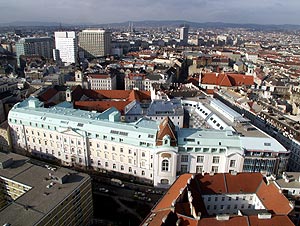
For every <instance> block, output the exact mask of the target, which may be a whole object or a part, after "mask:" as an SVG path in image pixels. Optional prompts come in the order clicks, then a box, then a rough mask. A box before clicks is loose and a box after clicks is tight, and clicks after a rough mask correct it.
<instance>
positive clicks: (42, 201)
mask: <svg viewBox="0 0 300 226" xmlns="http://www.w3.org/2000/svg"><path fill="white" fill-rule="evenodd" d="M0 157H1V158H12V159H13V163H12V164H11V165H10V166H8V167H7V168H5V169H0V178H1V177H2V179H3V178H5V179H10V180H13V181H14V182H17V183H21V184H23V185H26V186H29V187H31V189H30V190H28V191H27V192H25V194H23V195H22V196H20V197H19V198H17V199H16V200H14V201H12V202H10V203H9V204H7V205H6V206H5V207H4V208H3V209H1V210H0V225H4V224H5V223H10V224H11V225H25V224H26V225H35V224H36V223H37V222H39V220H41V219H42V218H43V217H44V216H45V215H46V214H48V213H49V211H51V210H52V209H53V208H54V207H55V206H57V205H59V204H60V203H61V202H63V201H64V200H65V199H66V198H67V196H68V195H70V194H71V193H72V192H73V191H74V190H75V189H77V188H78V187H79V186H80V185H81V184H83V183H85V182H86V181H88V180H90V178H89V176H88V175H86V174H83V173H78V172H75V171H72V170H69V169H65V168H60V167H58V168H57V167H56V168H55V171H53V170H50V169H48V168H46V167H45V165H44V163H42V162H39V161H31V160H29V159H28V158H27V157H24V156H20V155H16V154H13V153H9V154H4V153H0ZM50 173H51V174H52V175H57V176H59V175H60V174H64V175H67V181H66V182H65V183H63V184H60V183H58V182H56V181H55V180H52V179H51V177H50ZM51 182H53V185H52V186H49V184H50V183H51ZM48 187H49V188H48ZM16 213H18V214H16Z"/></svg>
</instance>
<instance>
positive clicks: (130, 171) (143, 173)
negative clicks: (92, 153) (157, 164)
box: [91, 159, 152, 177]
mask: <svg viewBox="0 0 300 226" xmlns="http://www.w3.org/2000/svg"><path fill="white" fill-rule="evenodd" d="M91 163H92V164H94V160H93V159H91ZM97 165H98V166H102V164H101V161H100V160H98V162H97ZM104 166H105V167H109V163H108V162H105V164H104ZM112 168H113V169H117V165H116V164H115V163H113V165H112ZM120 170H121V171H124V170H125V167H124V165H121V166H120ZM128 173H133V174H137V173H136V170H132V167H128ZM141 175H142V176H145V175H146V174H145V171H144V170H142V171H141ZM150 177H152V174H150Z"/></svg>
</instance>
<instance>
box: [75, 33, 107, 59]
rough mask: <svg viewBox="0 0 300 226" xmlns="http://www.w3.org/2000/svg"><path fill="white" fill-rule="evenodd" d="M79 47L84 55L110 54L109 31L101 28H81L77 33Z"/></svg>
mask: <svg viewBox="0 0 300 226" xmlns="http://www.w3.org/2000/svg"><path fill="white" fill-rule="evenodd" d="M78 41H79V48H80V51H83V53H84V57H86V58H95V57H102V56H106V55H109V54H110V51H111V33H110V32H109V31H107V30H102V29H91V30H83V31H82V32H80V33H79V35H78Z"/></svg>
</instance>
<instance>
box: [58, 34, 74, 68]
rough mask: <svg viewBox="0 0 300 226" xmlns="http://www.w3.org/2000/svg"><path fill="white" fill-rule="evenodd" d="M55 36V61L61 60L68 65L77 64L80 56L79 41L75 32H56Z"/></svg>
mask: <svg viewBox="0 0 300 226" xmlns="http://www.w3.org/2000/svg"><path fill="white" fill-rule="evenodd" d="M54 36H55V49H54V50H53V53H55V54H54V60H61V61H62V62H63V63H66V64H72V63H76V62H77V54H78V47H77V45H78V41H77V37H76V33H75V31H56V32H54ZM57 57H59V59H57Z"/></svg>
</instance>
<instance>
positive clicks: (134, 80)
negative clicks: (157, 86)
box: [124, 73, 168, 91]
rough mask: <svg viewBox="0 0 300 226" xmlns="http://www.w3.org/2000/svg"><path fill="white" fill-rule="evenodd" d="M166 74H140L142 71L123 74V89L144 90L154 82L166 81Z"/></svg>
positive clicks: (147, 89)
mask: <svg viewBox="0 0 300 226" xmlns="http://www.w3.org/2000/svg"><path fill="white" fill-rule="evenodd" d="M167 80H168V78H167V76H165V75H160V74H148V75H146V74H142V73H130V74H128V75H126V76H125V79H124V82H125V90H132V89H136V90H146V91H150V90H151V89H152V84H154V83H166V81H167Z"/></svg>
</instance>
